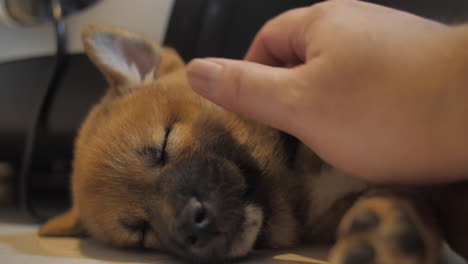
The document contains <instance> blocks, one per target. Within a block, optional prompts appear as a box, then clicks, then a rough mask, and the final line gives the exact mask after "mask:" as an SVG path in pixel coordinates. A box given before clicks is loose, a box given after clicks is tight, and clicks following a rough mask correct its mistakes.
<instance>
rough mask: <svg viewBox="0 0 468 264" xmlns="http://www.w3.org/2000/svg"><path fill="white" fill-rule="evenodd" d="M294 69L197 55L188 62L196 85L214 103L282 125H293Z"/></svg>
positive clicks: (191, 76) (273, 124)
mask: <svg viewBox="0 0 468 264" xmlns="http://www.w3.org/2000/svg"><path fill="white" fill-rule="evenodd" d="M293 76H294V72H293V70H289V69H282V68H274V67H270V66H265V65H261V64H257V63H252V62H246V61H235V60H227V59H195V60H193V61H192V62H190V63H189V65H188V78H189V81H190V83H191V84H192V86H193V89H194V90H195V91H196V92H198V93H199V94H200V95H202V96H204V97H206V98H207V99H209V100H211V101H213V102H214V103H216V104H218V105H220V106H222V107H224V108H226V109H228V110H231V111H234V112H238V113H240V114H242V115H245V116H248V117H249V118H252V119H256V120H258V121H261V122H264V123H267V124H269V125H272V126H274V127H277V128H279V129H283V130H284V129H286V130H287V128H288V126H289V125H290V114H288V112H289V109H290V108H289V106H288V105H290V104H293V101H294V96H295V94H294V93H293V92H292V90H290V88H291V87H290V86H288V85H287V84H288V80H289V79H291V78H293Z"/></svg>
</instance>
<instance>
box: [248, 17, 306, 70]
mask: <svg viewBox="0 0 468 264" xmlns="http://www.w3.org/2000/svg"><path fill="white" fill-rule="evenodd" d="M308 10H309V8H297V9H293V10H290V11H288V12H286V13H283V14H281V15H279V16H278V17H276V18H274V19H272V20H270V21H269V22H268V23H267V24H265V26H264V27H263V28H262V29H261V30H260V32H259V33H258V34H257V35H256V37H255V39H254V41H253V42H252V45H251V46H250V48H249V50H248V51H247V54H246V56H245V60H247V61H252V62H257V63H261V64H265V65H269V66H285V65H290V66H295V65H298V64H301V63H304V62H305V53H306V41H305V34H304V31H305V30H306V25H305V24H306V23H305V22H306V15H307V13H308Z"/></svg>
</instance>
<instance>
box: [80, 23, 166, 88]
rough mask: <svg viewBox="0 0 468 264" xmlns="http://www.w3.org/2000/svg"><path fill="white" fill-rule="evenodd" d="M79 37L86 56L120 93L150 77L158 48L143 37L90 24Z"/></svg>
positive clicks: (158, 60) (157, 62)
mask: <svg viewBox="0 0 468 264" xmlns="http://www.w3.org/2000/svg"><path fill="white" fill-rule="evenodd" d="M82 40H83V45H84V48H85V51H86V53H87V55H88V56H89V58H90V59H91V60H92V61H93V63H94V64H96V66H97V67H98V68H99V70H100V71H101V72H102V73H103V74H104V76H105V77H106V79H107V81H108V82H109V84H110V86H111V88H116V89H117V90H118V92H120V93H121V94H124V93H126V92H129V91H127V90H126V89H131V86H132V85H133V84H138V83H142V82H147V81H152V80H154V78H155V76H154V75H155V73H156V69H157V67H158V66H159V64H160V62H161V52H162V48H160V47H159V46H158V45H156V44H155V43H154V42H153V41H152V40H150V39H147V38H146V37H145V36H143V35H140V34H137V33H134V32H130V31H126V30H123V29H120V28H115V27H108V26H103V25H95V24H90V25H86V26H85V27H84V29H83V32H82Z"/></svg>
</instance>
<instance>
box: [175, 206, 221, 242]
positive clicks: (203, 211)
mask: <svg viewBox="0 0 468 264" xmlns="http://www.w3.org/2000/svg"><path fill="white" fill-rule="evenodd" d="M179 222H180V225H179V228H180V230H179V231H180V234H181V236H182V239H183V241H184V244H186V245H187V246H189V247H203V246H204V245H206V244H207V243H208V242H210V241H211V239H213V238H214V237H215V236H216V235H217V233H218V230H217V227H216V223H215V216H214V212H213V210H212V209H211V208H210V207H209V206H206V205H203V204H202V203H200V202H199V201H198V200H197V199H195V198H192V199H190V200H189V202H188V203H187V205H186V206H185V208H184V209H183V211H182V213H181V215H180V219H179Z"/></svg>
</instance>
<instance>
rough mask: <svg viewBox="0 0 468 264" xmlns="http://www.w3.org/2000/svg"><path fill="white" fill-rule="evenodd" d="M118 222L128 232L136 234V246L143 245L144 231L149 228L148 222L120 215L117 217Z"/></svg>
mask: <svg viewBox="0 0 468 264" xmlns="http://www.w3.org/2000/svg"><path fill="white" fill-rule="evenodd" d="M119 222H120V224H121V225H122V226H123V228H124V229H125V230H127V231H128V232H129V233H132V234H137V235H138V246H140V247H144V245H145V238H146V233H147V232H148V229H149V223H148V222H147V221H145V220H141V219H136V218H135V219H134V218H129V217H122V218H120V219H119Z"/></svg>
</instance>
